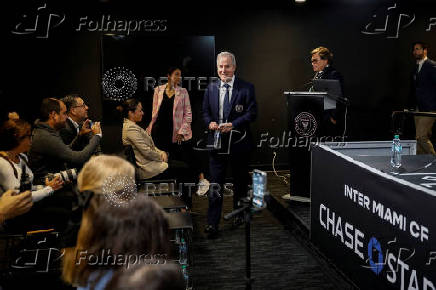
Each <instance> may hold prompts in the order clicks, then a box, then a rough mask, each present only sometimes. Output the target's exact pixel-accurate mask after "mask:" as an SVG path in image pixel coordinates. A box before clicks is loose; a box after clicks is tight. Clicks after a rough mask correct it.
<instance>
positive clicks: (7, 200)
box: [0, 189, 33, 229]
mask: <svg viewBox="0 0 436 290" xmlns="http://www.w3.org/2000/svg"><path fill="white" fill-rule="evenodd" d="M32 205H33V202H32V193H31V192H30V191H26V192H20V193H18V194H17V191H16V190H12V189H10V190H7V191H5V192H4V193H3V194H2V196H1V197H0V229H2V226H3V224H4V223H5V221H7V220H10V219H12V218H14V217H17V216H20V215H22V214H25V213H26V212H28V211H29V210H30V209H31V208H32Z"/></svg>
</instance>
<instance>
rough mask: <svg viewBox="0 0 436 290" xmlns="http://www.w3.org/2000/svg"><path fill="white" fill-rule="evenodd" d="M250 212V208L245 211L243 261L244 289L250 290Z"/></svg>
mask: <svg viewBox="0 0 436 290" xmlns="http://www.w3.org/2000/svg"><path fill="white" fill-rule="evenodd" d="M250 227H251V212H250V207H249V208H248V209H246V210H245V250H246V252H245V261H246V287H245V289H247V290H251V282H252V280H251V247H250V235H251V233H250Z"/></svg>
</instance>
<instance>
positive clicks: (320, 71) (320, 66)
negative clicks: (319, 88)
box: [311, 46, 344, 136]
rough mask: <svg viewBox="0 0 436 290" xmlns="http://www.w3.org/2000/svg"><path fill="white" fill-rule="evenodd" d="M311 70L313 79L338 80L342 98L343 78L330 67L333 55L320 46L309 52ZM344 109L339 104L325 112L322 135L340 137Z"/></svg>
mask: <svg viewBox="0 0 436 290" xmlns="http://www.w3.org/2000/svg"><path fill="white" fill-rule="evenodd" d="M311 55H312V58H311V62H312V68H313V71H314V72H315V76H314V79H325V80H339V82H340V84H341V91H342V96H344V78H343V77H342V75H341V73H339V72H338V71H337V70H336V69H335V68H334V67H333V65H332V61H333V53H331V52H330V50H329V49H328V48H326V47H323V46H320V47H317V48H315V49H314V50H312V51H311ZM343 112H344V108H343V106H342V105H341V104H340V103H337V104H336V109H331V110H326V111H325V112H324V116H323V122H322V133H321V134H322V135H324V136H339V135H342V132H340V128H341V126H340V125H342V124H339V123H340V122H341V121H342V120H343Z"/></svg>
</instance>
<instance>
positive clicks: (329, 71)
mask: <svg viewBox="0 0 436 290" xmlns="http://www.w3.org/2000/svg"><path fill="white" fill-rule="evenodd" d="M315 78H318V79H324V80H339V83H340V84H341V93H342V97H345V95H344V78H343V77H342V74H341V73H340V72H338V71H337V70H336V69H335V68H334V67H333V66H331V65H329V66H326V67H325V68H324V70H323V71H322V73H321V74H320V75H318V76H315ZM343 110H344V105H343V104H341V103H340V102H337V103H336V109H330V110H326V111H325V113H324V115H325V116H324V118H327V119H328V118H330V117H332V118H333V119H335V120H338V119H341V118H342V115H343Z"/></svg>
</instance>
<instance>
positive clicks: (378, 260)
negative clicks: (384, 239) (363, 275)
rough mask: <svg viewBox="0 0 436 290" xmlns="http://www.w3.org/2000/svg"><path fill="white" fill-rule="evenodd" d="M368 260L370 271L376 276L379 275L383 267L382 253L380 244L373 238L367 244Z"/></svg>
mask: <svg viewBox="0 0 436 290" xmlns="http://www.w3.org/2000/svg"><path fill="white" fill-rule="evenodd" d="M368 260H369V265H370V269H371V271H373V272H374V273H375V274H376V275H378V274H380V272H381V271H382V270H383V267H384V263H383V253H382V248H381V245H380V242H379V241H378V240H377V239H376V238H374V237H372V238H371V240H369V243H368ZM374 260H375V261H374Z"/></svg>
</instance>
